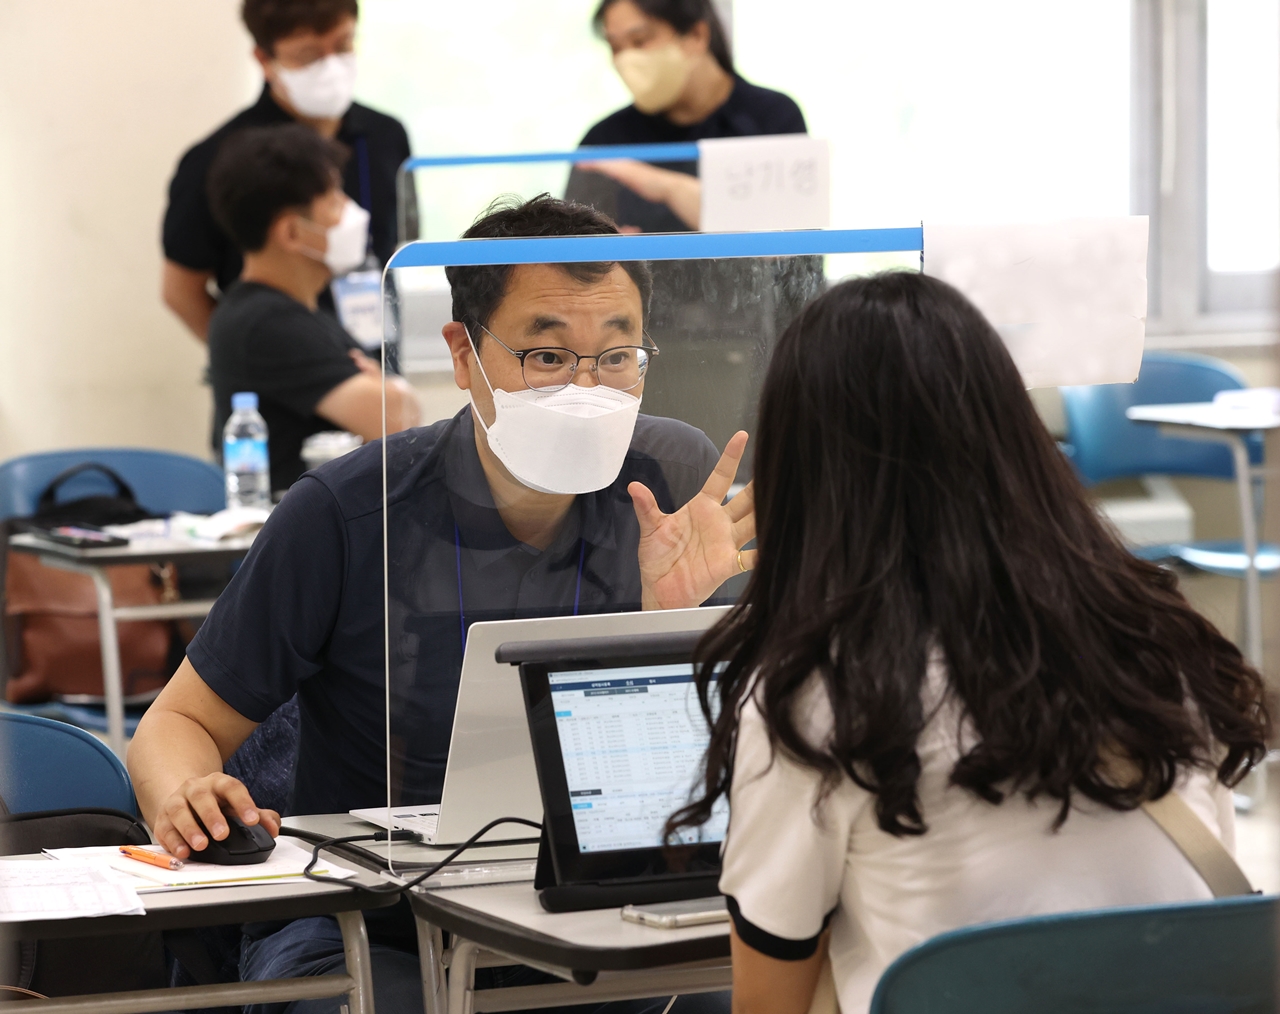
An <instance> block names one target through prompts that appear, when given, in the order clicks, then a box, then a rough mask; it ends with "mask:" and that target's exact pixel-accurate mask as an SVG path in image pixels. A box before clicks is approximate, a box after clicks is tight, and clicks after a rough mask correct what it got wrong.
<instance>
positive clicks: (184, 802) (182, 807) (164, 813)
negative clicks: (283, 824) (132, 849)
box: [151, 771, 280, 859]
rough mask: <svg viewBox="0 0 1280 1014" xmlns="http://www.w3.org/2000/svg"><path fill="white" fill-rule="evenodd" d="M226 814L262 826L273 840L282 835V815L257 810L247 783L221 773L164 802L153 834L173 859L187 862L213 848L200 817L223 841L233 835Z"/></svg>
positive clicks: (185, 786)
mask: <svg viewBox="0 0 1280 1014" xmlns="http://www.w3.org/2000/svg"><path fill="white" fill-rule="evenodd" d="M224 811H226V812H229V813H235V814H237V815H238V816H239V817H240V819H241V820H242V821H244V822H245V823H246V824H248V825H250V826H252V825H254V824H258V823H261V824H262V826H263V827H264V828H266V830H267V831H268V832H269V833H270V834H271V836H272V837H273V838H274V837H275V836H276V835H277V834H279V833H280V814H278V813H276V811H275V810H268V809H265V808H263V807H260V806H257V805H256V804H255V803H254V801H253V797H252V796H250V795H249V790H248V789H246V788H245V787H244V783H243V782H241V781H239V780H238V779H236V778H232V777H231V776H230V775H226V774H223V773H222V772H221V771H219V772H217V773H215V774H211V775H205V776H203V777H202V778H188V779H187V780H186V781H185V782H183V783H182V785H181V786H179V788H178V791H177V792H175V793H174V794H173V795H171V796H170V797H169V798H168V799H166V800H165V801H164V805H163V806H161V808H160V813H159V814H158V815H157V817H156V821H155V825H154V826H153V827H152V828H151V833H152V834H154V835H155V837H156V841H158V842H159V843H160V844H161V845H163V846H164V847H165V850H166V851H167V852H168V853H169V854H170V855H171V856H177V857H178V858H179V859H186V858H187V857H188V856H190V855H191V853H192V852H200V851H203V850H204V849H205V848H206V847H208V844H209V842H208V839H207V838H206V837H205V834H204V832H203V831H201V830H200V825H199V824H197V823H196V815H198V816H199V817H200V820H201V821H203V822H204V826H205V827H207V828H208V829H209V834H211V835H212V836H213V837H214V839H215V840H217V841H222V840H223V839H224V838H226V836H227V834H228V832H229V828H228V827H227V818H226V817H225V816H223V812H224Z"/></svg>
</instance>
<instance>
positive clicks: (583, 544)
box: [453, 521, 587, 655]
mask: <svg viewBox="0 0 1280 1014" xmlns="http://www.w3.org/2000/svg"><path fill="white" fill-rule="evenodd" d="M586 559H587V540H586V539H584V538H581V537H579V539H578V580H577V583H576V584H575V585H574V588H573V615H574V616H577V615H578V607H579V606H580V605H581V604H582V566H583V563H584V562H585V561H586ZM453 562H454V566H455V567H456V568H457V574H458V639H459V640H460V641H461V642H462V654H463V655H466V653H467V607H466V604H465V602H464V600H463V598H462V535H461V534H460V533H459V532H458V523H457V522H456V521H455V522H454V524H453Z"/></svg>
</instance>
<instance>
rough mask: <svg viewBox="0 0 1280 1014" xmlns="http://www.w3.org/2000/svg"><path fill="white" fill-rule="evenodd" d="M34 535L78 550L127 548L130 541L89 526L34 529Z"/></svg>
mask: <svg viewBox="0 0 1280 1014" xmlns="http://www.w3.org/2000/svg"><path fill="white" fill-rule="evenodd" d="M31 532H32V534H33V535H35V536H37V537H39V538H41V539H48V540H49V541H50V542H57V543H60V544H61V545H64V546H75V547H76V548H77V549H108V548H110V547H112V546H127V545H128V544H129V540H128V539H122V538H120V536H118V535H112V534H110V533H109V532H104V531H103V530H102V529H101V528H93V527H91V526H89V525H58V526H57V527H55V528H33V529H32V530H31Z"/></svg>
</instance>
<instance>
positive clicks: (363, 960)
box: [338, 912, 374, 1014]
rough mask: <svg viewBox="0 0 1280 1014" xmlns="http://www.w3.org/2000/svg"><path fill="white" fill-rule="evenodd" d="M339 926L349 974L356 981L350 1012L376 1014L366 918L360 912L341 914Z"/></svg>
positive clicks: (350, 1001) (348, 999)
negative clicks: (365, 924)
mask: <svg viewBox="0 0 1280 1014" xmlns="http://www.w3.org/2000/svg"><path fill="white" fill-rule="evenodd" d="M338 926H339V928H340V929H341V930H342V949H343V951H344V952H345V953H346V958H347V974H348V975H349V976H351V978H352V979H354V980H355V987H354V988H353V989H352V990H351V992H350V993H348V994H347V1004H348V1007H349V1008H350V1012H351V1014H374V1010H373V964H372V961H371V960H370V958H369V933H368V931H367V930H366V929H365V926H364V916H363V915H362V914H361V913H359V912H339V913H338Z"/></svg>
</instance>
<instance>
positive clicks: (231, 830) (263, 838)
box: [191, 815, 276, 866]
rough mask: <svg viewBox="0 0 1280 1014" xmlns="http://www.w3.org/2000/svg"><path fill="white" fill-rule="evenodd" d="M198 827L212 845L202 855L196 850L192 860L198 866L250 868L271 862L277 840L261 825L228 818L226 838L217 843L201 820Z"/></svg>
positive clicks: (203, 849)
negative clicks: (202, 864) (201, 864)
mask: <svg viewBox="0 0 1280 1014" xmlns="http://www.w3.org/2000/svg"><path fill="white" fill-rule="evenodd" d="M196 823H197V824H199V825H200V830H201V831H203V832H204V833H205V835H206V836H207V837H208V839H209V844H208V845H206V846H205V847H204V848H202V849H201V850H200V851H199V852H196V851H195V850H194V849H193V850H192V852H191V858H192V860H193V861H195V862H197V863H217V864H218V865H219V866H248V865H250V864H252V863H265V862H266V861H267V860H268V859H270V858H271V850H272V849H274V848H275V847H276V840H275V839H274V838H272V837H271V835H270V833H269V832H268V831H267V829H266V828H265V827H263V826H262V825H261V824H253V825H249V824H246V823H245V822H244V821H242V820H241V819H240V818H239V817H232V816H230V815H228V816H227V836H226V837H225V838H223V839H222V841H215V840H214V838H213V835H211V834H209V829H208V828H207V827H205V826H204V823H203V822H202V821H201V820H200V818H199V817H197V818H196Z"/></svg>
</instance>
